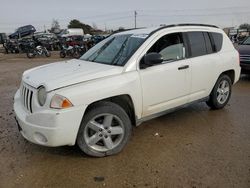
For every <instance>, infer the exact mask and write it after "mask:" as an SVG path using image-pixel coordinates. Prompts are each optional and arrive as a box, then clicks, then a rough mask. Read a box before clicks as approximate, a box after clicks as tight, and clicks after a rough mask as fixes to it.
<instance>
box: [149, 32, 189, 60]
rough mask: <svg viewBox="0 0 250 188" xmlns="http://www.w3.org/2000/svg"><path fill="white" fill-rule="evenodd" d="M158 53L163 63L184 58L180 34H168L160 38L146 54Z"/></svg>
mask: <svg viewBox="0 0 250 188" xmlns="http://www.w3.org/2000/svg"><path fill="white" fill-rule="evenodd" d="M152 52H155V53H159V54H161V55H162V57H163V60H164V63H166V61H176V60H180V59H184V58H185V48H184V42H183V39H182V35H181V33H173V34H168V35H165V36H163V37H161V38H160V39H159V40H158V41H157V42H156V43H155V44H154V45H153V46H152V47H151V48H150V49H149V50H148V52H147V54H148V53H152Z"/></svg>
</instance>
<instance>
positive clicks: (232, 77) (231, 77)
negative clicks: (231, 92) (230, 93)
mask: <svg viewBox="0 0 250 188" xmlns="http://www.w3.org/2000/svg"><path fill="white" fill-rule="evenodd" d="M222 75H227V76H228V77H229V78H230V80H231V81H232V84H234V83H235V71H234V70H233V69H231V70H227V71H224V72H222V73H221V74H220V76H219V77H218V79H219V78H220V77H221V76H222ZM218 79H217V80H218Z"/></svg>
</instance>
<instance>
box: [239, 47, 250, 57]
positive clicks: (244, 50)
mask: <svg viewBox="0 0 250 188" xmlns="http://www.w3.org/2000/svg"><path fill="white" fill-rule="evenodd" d="M238 51H239V53H240V55H250V45H239V47H238Z"/></svg>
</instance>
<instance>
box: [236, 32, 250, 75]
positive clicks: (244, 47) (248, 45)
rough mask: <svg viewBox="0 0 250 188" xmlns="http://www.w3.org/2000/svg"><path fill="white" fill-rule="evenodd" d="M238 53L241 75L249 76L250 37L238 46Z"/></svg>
mask: <svg viewBox="0 0 250 188" xmlns="http://www.w3.org/2000/svg"><path fill="white" fill-rule="evenodd" d="M238 51H239V54H240V66H241V73H243V74H245V73H247V74H250V36H249V37H247V38H246V39H245V40H244V41H243V42H241V43H240V44H239V46H238Z"/></svg>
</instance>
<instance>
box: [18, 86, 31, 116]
mask: <svg viewBox="0 0 250 188" xmlns="http://www.w3.org/2000/svg"><path fill="white" fill-rule="evenodd" d="M20 93H21V100H22V103H23V105H24V107H25V109H26V110H28V111H29V112H31V113H32V99H33V94H34V92H33V91H32V89H31V88H30V87H28V86H26V85H24V84H22V85H21V88H20Z"/></svg>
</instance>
